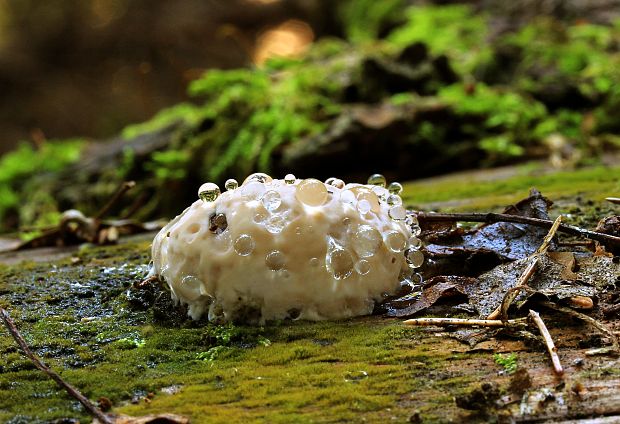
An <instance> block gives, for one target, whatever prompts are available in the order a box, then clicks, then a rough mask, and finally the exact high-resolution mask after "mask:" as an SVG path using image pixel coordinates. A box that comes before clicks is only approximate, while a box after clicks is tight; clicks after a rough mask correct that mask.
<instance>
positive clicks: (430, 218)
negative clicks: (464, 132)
mask: <svg viewBox="0 0 620 424" xmlns="http://www.w3.org/2000/svg"><path fill="white" fill-rule="evenodd" d="M415 216H416V217H417V218H418V221H419V222H421V223H423V222H455V221H467V222H486V223H488V224H492V223H496V222H512V223H516V224H527V225H533V226H535V227H541V228H551V227H552V226H553V221H550V220H547V219H540V218H530V217H527V216H519V215H509V214H504V213H429V212H416V214H415ZM558 231H559V232H561V233H566V234H571V235H574V236H580V237H583V238H586V239H590V240H596V241H598V242H601V243H603V244H605V245H607V246H610V247H620V237H617V236H612V235H609V234H604V233H599V232H597V231H590V230H586V229H585V228H580V227H576V226H574V225H568V224H561V225H560V226H559V227H558Z"/></svg>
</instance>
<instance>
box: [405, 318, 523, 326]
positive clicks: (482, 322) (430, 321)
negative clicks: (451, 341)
mask: <svg viewBox="0 0 620 424" xmlns="http://www.w3.org/2000/svg"><path fill="white" fill-rule="evenodd" d="M520 322H523V320H519V319H513V320H508V321H501V320H499V319H495V320H489V319H466V318H414V319H408V320H406V321H403V324H405V325H416V326H417V325H420V326H423V325H442V326H443V325H462V326H480V327H506V326H509V325H514V324H518V323H520Z"/></svg>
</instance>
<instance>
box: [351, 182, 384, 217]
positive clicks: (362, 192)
mask: <svg viewBox="0 0 620 424" xmlns="http://www.w3.org/2000/svg"><path fill="white" fill-rule="evenodd" d="M353 191H354V192H357V196H356V199H357V201H358V205H359V202H362V201H366V202H368V204H369V205H370V209H371V210H372V211H373V212H375V213H379V211H380V210H381V207H380V206H379V198H378V197H377V195H376V194H375V193H373V192H372V190H369V189H367V188H366V187H358V188H356V189H354V190H353ZM358 209H359V208H358Z"/></svg>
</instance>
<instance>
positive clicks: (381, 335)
mask: <svg viewBox="0 0 620 424" xmlns="http://www.w3.org/2000/svg"><path fill="white" fill-rule="evenodd" d="M612 171H616V169H613V170H611V171H610V170H608V169H603V168H592V169H584V170H580V171H578V172H576V173H574V174H569V173H562V172H560V173H555V174H544V177H540V178H541V179H540V180H536V181H534V182H536V183H539V182H542V183H545V184H547V185H544V186H539V188H541V189H543V190H545V189H549V191H550V192H553V193H562V195H563V196H569V195H574V194H575V192H576V191H577V190H580V189H581V187H583V186H584V185H586V186H588V187H590V185H592V187H590V189H592V196H597V193H600V192H603V191H605V190H616V192H617V190H618V189H619V188H620V187H618V182H617V181H614V180H613V178H612V177H611V176H613V175H616V173H617V172H612ZM540 172H541V170H540V169H539V168H538V167H536V166H533V165H530V166H527V167H522V168H519V169H518V171H517V172H516V175H513V177H512V178H503V179H502V180H501V181H486V182H485V181H479V182H477V183H476V187H480V189H479V190H480V193H481V194H480V196H481V198H483V199H485V198H486V199H489V200H488V201H489V202H496V201H497V199H498V198H501V197H502V196H518V197H522V195H524V194H525V193H526V192H527V189H528V188H529V185H530V184H531V183H532V182H533V181H532V179H533V178H536V177H535V176H536V175H538V173H540ZM459 179H460V180H462V178H459ZM462 184H463V185H462V186H460V185H457V184H455V183H454V179H453V180H447V179H444V180H442V181H440V183H439V184H437V185H435V186H432V185H428V186H427V185H425V184H418V183H415V184H406V190H407V191H406V193H408V194H409V193H411V194H413V195H415V196H418V197H417V199H419V200H420V201H425V202H427V201H434V200H436V199H454V198H458V199H463V198H464V197H465V196H466V195H467V193H470V194H471V193H472V192H473V191H474V190H472V189H471V187H469V186H471V185H472V184H471V183H469V186H468V184H467V182H465V181H462ZM595 185H596V187H595ZM414 189H415V190H414ZM424 190H426V191H424ZM494 190H495V191H494ZM547 194H549V193H547ZM552 197H553V196H552ZM409 198H411V196H409ZM573 200H574V199H573ZM496 206H497V205H496ZM562 207H565V208H573V207H574V202H573V206H562ZM584 212H585V211H584ZM148 244H149V243H148V242H143V243H129V244H123V245H119V246H110V247H102V248H92V247H85V248H83V249H81V250H80V251H79V254H78V256H79V259H80V260H79V261H78V262H75V261H71V260H70V259H65V260H62V261H59V262H54V263H51V264H40V263H34V262H28V263H23V264H20V265H18V266H6V265H0V303H1V304H2V305H3V306H5V307H7V308H8V309H9V310H10V312H11V314H12V316H13V317H14V319H15V320H16V321H17V325H18V326H19V328H20V329H21V331H22V332H23V334H24V337H26V340H27V341H28V343H29V344H30V345H31V346H32V347H33V349H34V350H35V351H36V353H37V354H38V355H40V356H41V357H42V358H43V360H44V361H45V362H47V363H48V364H49V365H51V366H52V367H53V368H54V369H56V370H57V371H59V372H60V373H61V375H62V376H63V377H64V378H65V379H67V381H69V382H71V383H72V384H74V385H75V386H76V387H78V388H79V389H80V390H81V391H83V393H84V394H85V395H87V396H88V397H89V398H91V399H94V400H96V399H98V398H99V397H101V396H105V397H107V398H109V399H111V400H112V402H113V404H114V409H113V410H114V412H123V413H128V414H132V415H140V414H147V413H159V412H173V413H178V414H184V415H187V416H190V417H191V418H192V421H193V422H197V423H200V422H210V423H218V422H239V421H258V422H260V421H264V422H276V423H277V422H281V423H286V422H358V421H361V420H365V421H366V422H386V421H390V420H395V421H397V422H405V421H407V419H408V417H409V416H410V415H411V414H412V411H413V410H419V411H420V416H421V417H422V419H423V420H424V422H446V421H447V420H449V419H452V420H453V421H457V422H458V421H459V418H458V417H459V416H460V415H459V412H458V411H457V410H456V407H455V405H454V402H453V397H454V396H456V395H459V394H464V393H467V392H468V391H470V390H471V388H472V387H473V386H475V385H476V384H478V383H479V381H489V380H492V379H494V378H497V376H496V374H497V369H498V368H497V365H496V364H495V363H494V361H493V357H492V355H491V354H488V353H483V352H480V351H477V352H475V353H471V352H465V353H463V352H464V348H463V345H461V344H459V343H458V342H456V341H453V340H450V339H447V338H443V337H435V336H434V335H429V333H427V332H426V331H425V330H424V329H419V328H415V327H404V326H403V325H402V324H401V323H400V321H398V320H392V319H386V318H383V317H379V316H371V317H364V318H357V319H352V320H344V321H337V322H318V323H310V322H289V321H286V322H276V323H270V324H269V325H267V326H265V327H262V328H261V327H245V326H233V325H224V326H215V325H209V324H206V323H204V322H200V323H194V322H191V321H182V320H181V321H174V320H172V319H171V320H169V321H166V320H161V319H155V317H154V315H153V313H152V312H151V311H148V310H142V309H133V308H132V307H130V305H129V304H128V302H127V289H128V287H130V286H131V285H132V284H133V283H134V282H136V281H139V280H141V278H142V277H143V276H144V274H145V273H146V266H145V265H144V264H146V263H147V262H148V260H149V257H148V254H147V252H148ZM203 352H204V353H205V354H204V355H202V353H203ZM208 352H211V353H209V354H207V353H208ZM0 356H1V357H2V358H3V361H2V362H1V363H0V421H8V420H10V419H13V420H16V421H17V420H18V419H21V420H22V421H24V422H33V421H34V422H36V421H51V420H55V419H58V418H62V417H73V418H78V419H80V420H83V421H87V420H88V417H87V416H86V414H85V413H84V411H83V410H82V409H81V408H80V407H79V406H77V405H76V403H75V402H74V401H73V400H72V399H70V398H69V397H68V396H67V395H66V394H65V393H64V392H63V391H61V390H60V389H58V388H57V387H56V386H55V385H54V384H53V382H51V381H50V380H47V379H45V378H44V377H43V376H42V374H41V373H40V372H39V371H37V370H35V369H33V366H32V364H30V362H29V361H27V360H25V359H24V358H23V357H22V356H20V354H19V352H18V350H17V348H16V346H15V344H14V342H13V341H12V339H10V338H9V336H8V334H7V333H5V332H1V333H0ZM519 360H520V361H521V360H523V363H528V364H530V365H531V366H532V367H533V368H535V364H538V365H537V366H539V367H548V359H547V357H546V356H545V355H543V354H541V353H540V352H539V351H537V352H533V353H531V354H530V353H528V352H525V351H523V352H520V353H519ZM593 366H594V365H593ZM603 369H604V371H603ZM597 372H598V374H596V375H594V374H592V375H589V374H587V375H585V374H584V376H583V378H589V377H595V378H597V377H599V376H605V375H611V374H609V373H612V374H613V373H614V372H615V371H613V370H610V369H609V366H606V367H602V368H601V371H600V372H599V371H597ZM175 385H178V386H180V387H181V388H180V392H178V393H176V394H173V395H169V394H166V393H164V392H162V391H161V389H162V388H165V387H170V386H175ZM148 393H153V394H154V396H153V398H152V399H151V400H150V401H149V402H146V401H144V400H143V397H144V396H146V395H147V394H148ZM132 399H134V400H135V401H136V402H137V403H136V404H132V403H131V400H132ZM392 417H394V418H392Z"/></svg>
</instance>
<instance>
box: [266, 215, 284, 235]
mask: <svg viewBox="0 0 620 424" xmlns="http://www.w3.org/2000/svg"><path fill="white" fill-rule="evenodd" d="M287 224H288V221H287V217H286V216H285V215H283V214H275V215H271V216H270V217H268V218H267V220H265V228H266V229H267V231H269V232H270V233H271V234H278V233H280V232H282V230H283V229H284V227H286V225H287Z"/></svg>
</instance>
